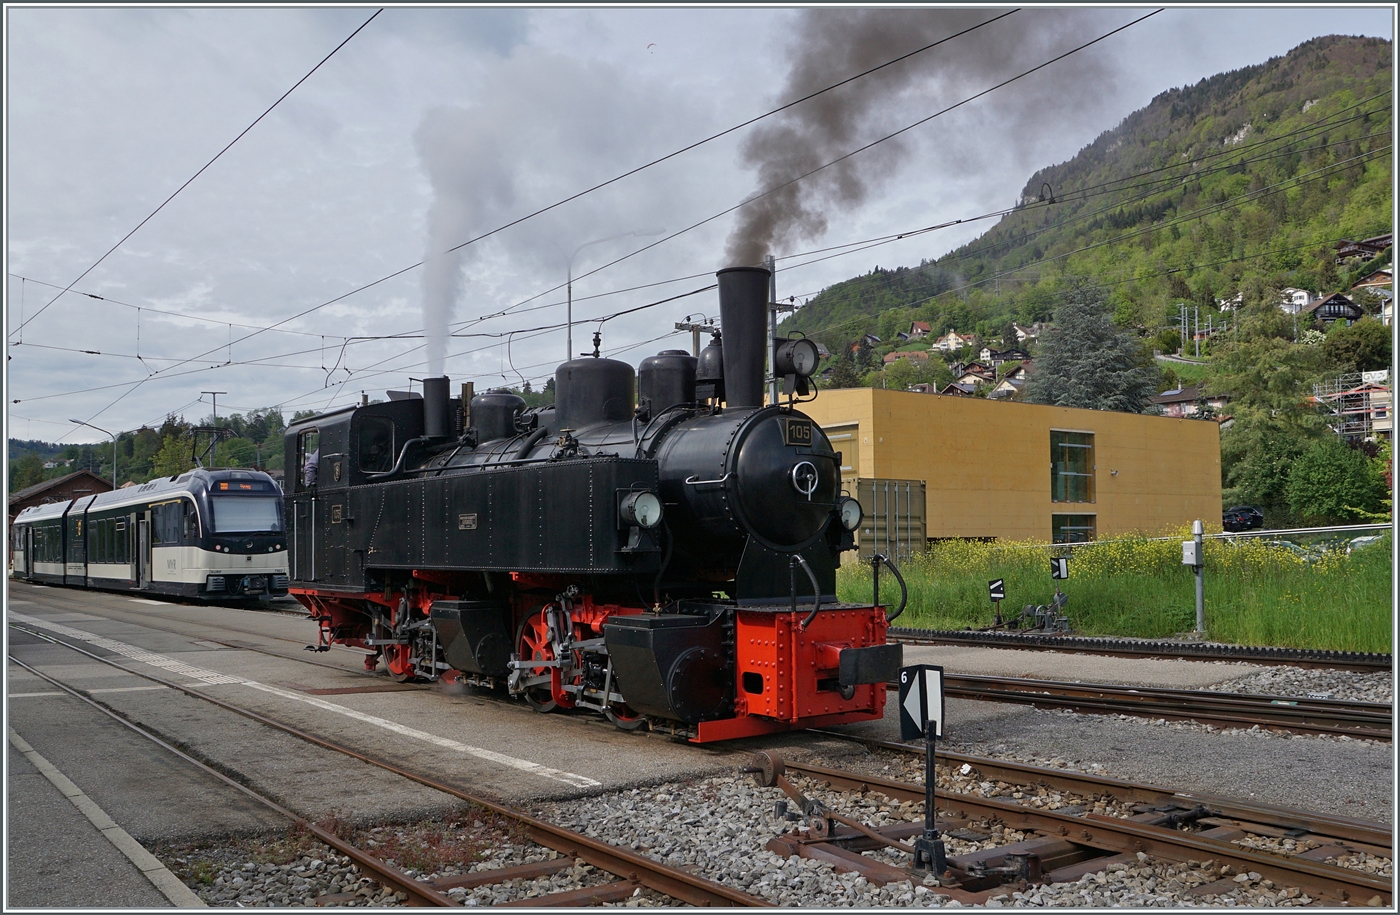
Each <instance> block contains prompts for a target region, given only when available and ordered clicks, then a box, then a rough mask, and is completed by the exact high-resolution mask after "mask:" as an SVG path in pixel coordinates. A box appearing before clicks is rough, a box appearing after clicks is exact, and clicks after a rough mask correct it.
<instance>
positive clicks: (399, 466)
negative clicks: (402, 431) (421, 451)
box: [365, 435, 428, 480]
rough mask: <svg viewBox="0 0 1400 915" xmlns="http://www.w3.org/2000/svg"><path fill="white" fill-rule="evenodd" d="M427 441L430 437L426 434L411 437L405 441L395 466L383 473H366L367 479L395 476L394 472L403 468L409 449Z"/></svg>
mask: <svg viewBox="0 0 1400 915" xmlns="http://www.w3.org/2000/svg"><path fill="white" fill-rule="evenodd" d="M427 442H428V437H427V436H426V435H420V436H418V437H417V438H411V439H409V440H408V441H406V442H404V443H403V449H402V450H400V451H399V459H398V460H397V461H395V462H394V466H393V467H390V468H389V469H388V470H385V471H383V472H382V473H367V474H365V479H367V480H381V479H383V478H384V477H391V476H393V475H394V474H396V473H399V472H400V471H402V470H403V462H404V459H405V458H407V457H408V451H409V449H410V448H412V447H413V446H414V445H416V444H419V443H422V444H427Z"/></svg>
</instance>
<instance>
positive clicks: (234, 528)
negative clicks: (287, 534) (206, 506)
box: [211, 496, 282, 534]
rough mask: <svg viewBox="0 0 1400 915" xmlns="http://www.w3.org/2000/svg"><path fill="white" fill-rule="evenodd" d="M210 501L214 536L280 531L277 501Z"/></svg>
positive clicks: (235, 498)
mask: <svg viewBox="0 0 1400 915" xmlns="http://www.w3.org/2000/svg"><path fill="white" fill-rule="evenodd" d="M211 501H212V502H213V506H214V532H215V533H216V534H229V533H240V534H241V533H248V532H251V531H280V530H281V529H282V512H281V503H280V502H278V500H277V499H261V498H249V497H247V496H214V498H213V499H212V500H211Z"/></svg>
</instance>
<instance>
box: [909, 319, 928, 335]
mask: <svg viewBox="0 0 1400 915" xmlns="http://www.w3.org/2000/svg"><path fill="white" fill-rule="evenodd" d="M931 333H933V328H932V327H931V326H930V325H929V323H928V322H927V321H915V322H913V323H912V324H910V325H909V334H908V337H909V339H910V340H917V339H919V338H920V337H927V336H928V335H929V334H931Z"/></svg>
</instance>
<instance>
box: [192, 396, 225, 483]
mask: <svg viewBox="0 0 1400 915" xmlns="http://www.w3.org/2000/svg"><path fill="white" fill-rule="evenodd" d="M199 393H201V394H210V395H213V397H214V428H215V429H216V430H217V429H218V428H219V395H220V394H227V393H228V391H200V392H199ZM218 455H219V433H218V432H217V431H216V432H215V433H214V442H213V444H211V445H210V446H209V469H210V470H213V469H214V468H215V467H218V466H219V464H218V462H217V461H216V460H215V459H216V458H217V457H218Z"/></svg>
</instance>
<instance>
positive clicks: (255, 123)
mask: <svg viewBox="0 0 1400 915" xmlns="http://www.w3.org/2000/svg"><path fill="white" fill-rule="evenodd" d="M382 12H384V10H383V9H382V8H381V9H378V10H375V12H374V15H373V16H370V17H369V18H368V19H366V20H365V21H364V22H362V23H360V26H359V28H357V29H355V31H353V32H351V33H350V35H349V36H348V37H346V39H345V40H344V41H342V42H341V43H340V44H338V45H336V46H335V48H334V49H332V50H331V52H330V53H329V54H327V55H326V56H325V57H323V58H321V61H320V63H318V64H316V66H314V67H312V68H311V69H310V70H309V71H307V73H306V75H305V76H303V77H302V78H301V79H299V80H297V81H296V83H295V84H294V85H293V86H292V88H290V89H288V90H287V91H286V92H284V93H282V95H281V96H279V97H278V99H277V101H275V102H273V103H272V104H271V105H269V106H268V108H267V110H266V111H264V112H263V113H262V114H260V115H258V116H257V117H256V118H254V119H253V123H251V124H249V125H248V126H247V127H245V128H243V130H242V131H241V132H240V133H239V134H238V136H236V137H234V138H233V139H232V140H230V141H229V143H228V145H227V146H225V147H224V148H223V149H221V150H219V151H218V152H217V153H215V154H214V158H212V159H210V160H209V161H208V162H206V163H204V164H203V165H202V166H200V168H199V171H197V172H195V173H194V174H193V175H191V176H190V177H189V179H188V180H186V181H185V183H184V184H182V185H180V186H179V187H177V188H176V189H175V192H174V193H172V194H171V195H170V196H169V197H167V198H165V200H163V201H162V202H161V204H160V206H158V207H156V208H155V209H154V210H152V211H151V212H150V214H149V215H147V216H146V218H145V219H143V220H141V221H140V222H138V223H137V224H136V227H135V228H134V229H132V230H131V231H130V232H128V233H126V234H125V235H123V236H122V237H121V238H120V239H119V240H118V241H117V243H116V244H115V245H113V246H112V247H110V248H108V249H107V252H106V253H105V254H103V255H102V256H101V257H99V258H98V259H97V260H96V261H95V262H94V263H93V265H92V266H91V267H88V268H87V269H86V270H84V271H83V272H82V273H80V274H78V276H77V278H76V279H74V280H73V282H71V283H69V284H68V285H67V286H65V287H64V289H63V292H60V293H59V294H58V295H56V296H54V297H53V298H52V299H49V301H48V302H47V303H45V305H44V307H43V308H40V309H39V310H38V311H36V312H34V314H32V315H30V316H29V318H28V319H26V320H25V322H24V324H28V323H29V322H30V321H33V320H34V319H35V318H37V317H39V315H41V314H43V312H44V310H45V309H47V308H48V307H49V306H50V305H52V304H53V303H54V302H57V301H58V300H59V299H60V298H62V297H63V293H65V292H68V291H69V290H70V289H72V288H73V287H74V286H76V285H77V284H78V283H79V282H81V281H82V279H83V277H85V276H87V275H88V274H89V273H91V272H92V271H94V270H96V269H97V267H98V265H99V264H101V263H102V262H103V261H105V260H106V259H107V258H108V257H109V256H111V254H112V252H114V251H116V250H117V249H118V248H120V247H121V246H122V245H123V244H124V243H125V242H126V240H127V239H128V238H130V237H131V236H133V235H135V234H136V233H137V232H138V231H140V229H141V227H142V226H144V225H145V224H146V223H148V222H150V221H151V220H152V219H153V218H155V215H156V214H157V213H159V212H160V211H161V210H163V209H165V206H166V204H168V203H170V201H172V200H174V199H175V198H176V197H177V196H178V195H179V193H180V192H181V191H183V190H184V189H185V188H187V187H189V186H190V185H191V184H193V183H194V180H195V179H196V178H198V177H199V176H200V175H202V174H204V172H205V170H206V169H208V168H209V166H211V165H213V164H214V163H215V162H217V161H218V160H219V157H221V156H222V155H223V154H224V153H226V152H228V151H229V150H230V149H232V148H233V145H234V144H235V143H237V142H238V141H239V140H241V139H243V137H244V135H246V134H247V133H248V131H250V130H252V129H253V128H254V127H256V126H258V123H259V122H260V121H261V120H262V119H263V118H265V117H267V116H268V115H269V114H271V113H272V110H273V109H274V108H276V107H277V106H278V105H280V104H282V101H283V99H285V98H286V97H287V96H289V95H291V94H292V93H293V92H295V91H296V89H297V87H298V86H300V85H301V84H302V83H304V82H306V81H307V80H308V79H310V78H311V75H312V74H313V73H315V72H316V71H317V70H319V69H321V67H322V66H323V65H324V64H325V63H326V61H328V60H330V59H331V58H332V57H334V56H335V54H336V52H337V51H339V50H340V49H341V48H343V47H345V46H346V45H347V44H349V43H350V39H352V38H354V37H355V36H356V35H358V34H360V31H361V30H362V29H364V27H365V26H367V25H369V24H370V23H371V22H373V21H374V19H375V16H378V15H379V14H380V13H382ZM24 324H21V325H20V326H19V328H17V330H22V329H23V328H24ZM123 396H125V395H123ZM98 415H100V414H98ZM91 418H92V419H95V418H96V416H93V417H91Z"/></svg>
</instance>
